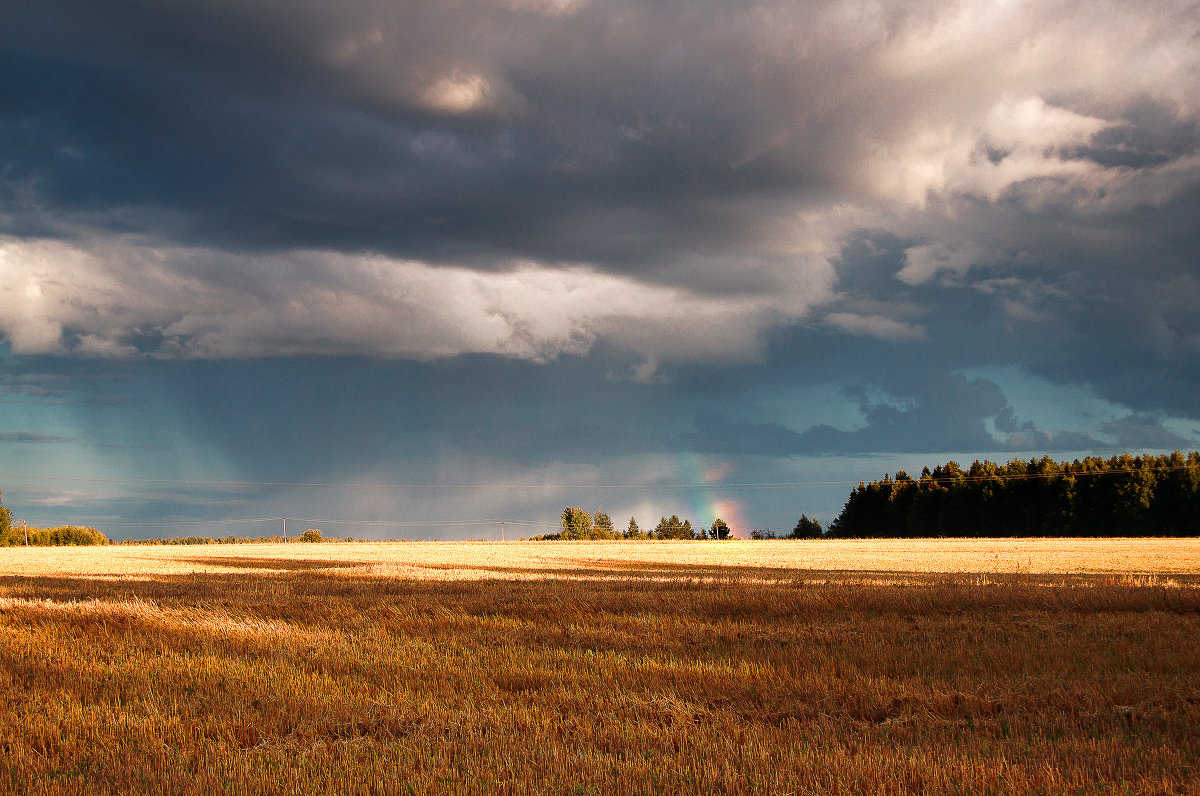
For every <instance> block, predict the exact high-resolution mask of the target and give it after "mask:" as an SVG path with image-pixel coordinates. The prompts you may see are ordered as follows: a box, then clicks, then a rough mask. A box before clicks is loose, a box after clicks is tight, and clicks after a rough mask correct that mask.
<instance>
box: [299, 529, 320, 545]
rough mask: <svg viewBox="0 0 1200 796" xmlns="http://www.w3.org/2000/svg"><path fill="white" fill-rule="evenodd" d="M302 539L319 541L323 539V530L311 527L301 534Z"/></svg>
mask: <svg viewBox="0 0 1200 796" xmlns="http://www.w3.org/2000/svg"><path fill="white" fill-rule="evenodd" d="M300 541H302V542H319V541H321V532H320V531H318V530H317V529H316V528H309V529H308V530H307V531H305V532H304V533H302V534H300Z"/></svg>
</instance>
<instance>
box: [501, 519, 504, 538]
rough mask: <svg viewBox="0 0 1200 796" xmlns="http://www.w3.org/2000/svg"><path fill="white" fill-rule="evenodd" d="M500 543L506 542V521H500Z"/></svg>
mask: <svg viewBox="0 0 1200 796" xmlns="http://www.w3.org/2000/svg"><path fill="white" fill-rule="evenodd" d="M500 541H502V542H503V541H504V520H500Z"/></svg>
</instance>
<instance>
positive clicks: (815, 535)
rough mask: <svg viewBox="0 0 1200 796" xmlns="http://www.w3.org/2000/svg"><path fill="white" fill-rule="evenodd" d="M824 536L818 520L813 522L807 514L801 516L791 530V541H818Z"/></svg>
mask: <svg viewBox="0 0 1200 796" xmlns="http://www.w3.org/2000/svg"><path fill="white" fill-rule="evenodd" d="M823 535H824V533H823V530H822V528H821V522H820V520H814V519H812V518H810V517H809V516H808V515H807V514H801V515H800V519H799V520H797V521H796V527H795V528H792V537H791V538H793V539H820V538H821V537H822V536H823Z"/></svg>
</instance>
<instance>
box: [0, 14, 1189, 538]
mask: <svg viewBox="0 0 1200 796" xmlns="http://www.w3.org/2000/svg"><path fill="white" fill-rule="evenodd" d="M1197 218H1200V6H1198V5H1197V4H1195V3H1190V2H1169V1H1168V0H1150V1H1149V2H1144V3H1136V4H1134V3H1127V2H1108V1H1107V0H1095V1H1094V2H1086V3H1082V2H1055V1H1054V0H1050V1H1049V2H1029V3H1026V2H1015V1H1014V0H992V1H985V0H960V1H959V2H950V1H949V0H927V1H923V0H915V1H912V0H908V1H906V2H862V0H820V1H819V2H804V1H803V0H800V1H797V0H787V1H786V2H778V3H771V2H754V1H753V0H709V1H706V0H699V1H697V0H687V2H683V0H656V2H648V1H647V0H605V2H594V1H591V2H589V0H488V1H486V2H485V1H484V0H456V2H445V1H444V0H407V1H406V2H403V3H399V2H394V0H347V1H346V2H341V3H328V2H325V1H324V0H320V1H319V2H318V1H317V0H286V2H283V1H282V0H257V1H256V2H252V3H247V2H242V1H241V0H238V2H234V0H177V1H176V2H170V3H163V2H161V0H108V1H107V2H106V1H104V0H38V2H17V3H9V4H6V8H5V23H4V25H3V26H2V27H0V458H2V459H3V464H2V465H0V490H3V501H4V505H5V506H8V507H9V508H11V509H12V510H13V513H14V516H15V517H19V518H21V519H25V520H27V521H28V522H29V523H30V524H35V525H52V524H60V523H80V524H88V525H94V526H96V527H98V528H100V529H101V530H105V531H106V532H107V533H108V534H109V535H110V536H112V537H113V538H117V539H120V538H126V537H147V536H164V535H166V536H172V535H226V534H234V535H264V534H272V533H279V532H280V531H281V530H282V529H283V528H284V527H285V526H286V527H287V528H288V530H289V532H292V533H298V532H299V530H302V529H303V528H305V527H320V528H321V529H322V530H323V531H324V532H325V533H326V534H327V535H336V536H345V535H353V536H355V537H359V538H363V537H365V538H384V537H408V538H447V539H455V538H497V537H498V535H499V533H500V528H499V524H498V520H499V519H505V520H506V526H505V533H506V534H507V537H506V538H514V537H518V536H528V535H530V534H532V533H543V532H546V531H549V530H553V526H554V525H555V524H556V523H557V518H558V515H559V514H560V513H561V511H562V509H563V507H565V506H568V505H570V506H575V505H579V506H582V507H584V508H587V509H589V510H590V509H594V508H597V507H603V508H604V510H605V511H607V512H608V513H610V514H611V515H612V516H613V518H614V520H615V522H616V524H617V525H618V526H619V527H624V525H625V524H626V523H627V522H628V518H629V517H630V516H634V517H636V519H637V521H638V523H639V525H641V526H642V527H643V529H645V528H647V527H652V526H653V525H654V524H655V523H656V522H657V521H658V519H659V517H661V516H664V515H669V514H671V513H678V514H679V516H681V517H685V518H688V519H690V520H691V521H692V522H693V523H694V524H704V525H707V524H708V523H710V522H711V521H712V520H713V519H714V518H715V517H717V516H721V517H722V518H723V519H725V520H726V521H727V522H729V524H730V525H731V526H732V527H733V529H734V531H735V533H737V534H739V535H746V534H747V533H748V532H749V531H750V530H751V529H772V530H775V531H777V532H783V533H786V532H787V531H788V530H790V528H791V527H792V525H793V524H794V523H795V521H796V520H797V519H798V517H799V516H800V514H801V513H807V514H808V515H810V516H816V517H818V518H819V519H821V520H822V521H824V522H828V521H829V520H831V519H833V518H834V517H835V516H836V515H837V513H838V511H839V510H840V508H841V506H842V504H843V503H844V501H845V498H846V496H847V495H848V493H849V491H850V489H851V488H852V487H853V486H854V485H855V484H857V483H858V482H859V481H860V480H869V479H872V478H878V477H881V476H882V475H883V474H884V473H885V472H895V471H896V470H897V469H899V468H907V469H910V470H915V471H918V472H919V470H920V468H921V467H922V466H924V465H930V466H932V465H934V464H937V463H939V462H943V461H946V460H948V459H955V460H958V461H960V462H964V463H965V462H969V461H971V460H972V459H975V458H990V459H992V460H1003V461H1007V460H1009V459H1012V458H1015V457H1018V456H1020V457H1022V458H1030V457H1034V456H1036V457H1041V456H1043V455H1050V456H1052V457H1054V458H1058V459H1071V458H1076V457H1082V456H1085V455H1101V456H1108V455H1111V454H1113V453H1117V452H1124V451H1131V452H1159V451H1171V450H1174V449H1185V450H1186V449H1190V448H1195V447H1197V446H1198V445H1200V442H1198V440H1200V390H1198V389H1197V387H1198V386H1200V314H1198V313H1197V312H1196V310H1195V308H1196V307H1197V305H1198V304H1200V223H1197ZM284 517H288V518H291V519H290V520H288V523H284V522H283V521H282V518H284Z"/></svg>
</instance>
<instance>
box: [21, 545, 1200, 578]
mask: <svg viewBox="0 0 1200 796" xmlns="http://www.w3.org/2000/svg"><path fill="white" fill-rule="evenodd" d="M289 562H290V563H289ZM655 567H659V568H662V567H666V568H671V569H677V568H687V567H692V568H697V569H698V570H702V571H703V572H704V573H708V574H712V573H719V572H720V571H721V569H722V568H729V570H730V573H731V574H732V573H733V571H735V570H743V571H744V570H756V571H760V572H762V573H769V572H770V571H772V570H774V571H779V572H780V574H784V573H786V572H787V571H810V572H811V571H814V570H815V571H831V572H862V573H950V574H954V573H1025V574H1069V573H1075V574H1130V575H1141V574H1153V575H1182V574H1194V573H1200V539H1195V538H1190V539H876V540H864V541H845V540H836V541H835V540H821V541H753V542H751V541H727V542H713V541H708V542H651V541H643V542H352V543H346V542H341V543H318V544H302V543H289V544H275V545H272V544H261V545H259V544H254V545H194V546H162V547H106V548H86V547H78V548H73V547H61V548H20V547H16V548H0V575H24V576H33V575H62V576H79V575H82V576H89V577H115V578H136V577H157V576H162V575H178V574H203V573H222V572H248V571H272V570H279V569H326V568H330V569H338V570H352V571H353V572H354V573H355V574H363V575H379V576H387V577H403V578H420V579H437V580H446V579H477V578H506V579H511V578H523V577H536V578H542V577H573V576H576V575H578V573H580V572H584V573H588V574H595V573H596V572H597V571H603V570H607V571H610V572H612V573H613V574H614V575H615V576H619V575H620V574H621V573H622V572H625V571H631V572H638V571H640V572H643V573H645V572H646V570H647V568H650V569H653V568H655Z"/></svg>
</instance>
